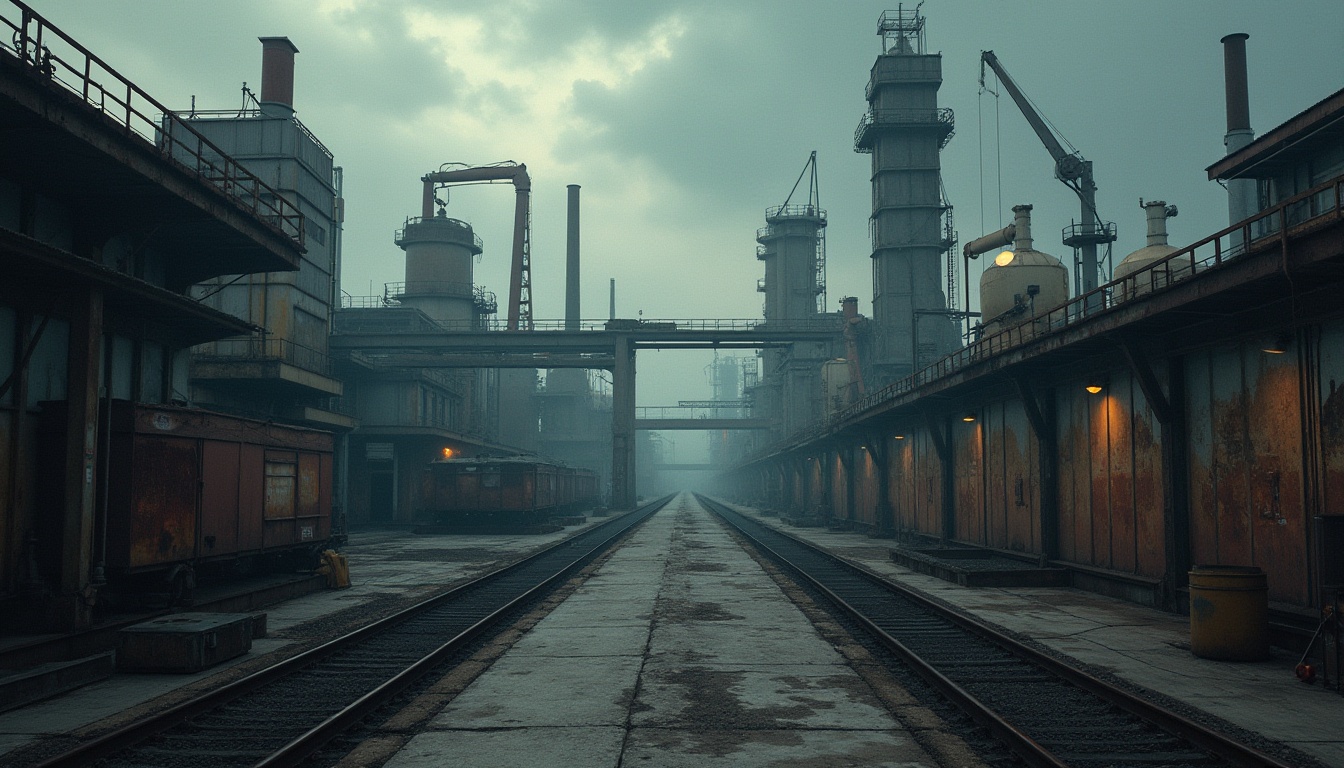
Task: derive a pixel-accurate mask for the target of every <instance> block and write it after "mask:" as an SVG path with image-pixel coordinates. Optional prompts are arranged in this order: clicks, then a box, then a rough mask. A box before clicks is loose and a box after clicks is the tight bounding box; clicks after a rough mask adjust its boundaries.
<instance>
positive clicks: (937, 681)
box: [697, 494, 1294, 768]
mask: <svg viewBox="0 0 1344 768" xmlns="http://www.w3.org/2000/svg"><path fill="white" fill-rule="evenodd" d="M697 499H698V500H699V501H700V502H701V503H702V504H704V505H705V506H706V507H707V508H709V509H711V510H713V511H714V512H715V513H716V514H718V515H719V516H720V518H722V519H723V520H724V521H725V522H727V523H729V524H730V525H732V526H733V528H734V529H735V530H737V531H738V532H740V533H741V534H742V535H743V536H745V537H746V538H748V539H749V540H750V541H751V542H752V543H753V544H754V545H755V546H758V547H760V548H761V549H762V550H764V551H766V552H768V553H770V555H771V556H772V557H774V558H776V559H778V560H779V561H780V562H782V563H784V564H785V565H786V566H787V567H788V568H790V569H791V570H792V571H793V572H794V573H796V574H798V575H799V576H800V577H801V578H802V579H804V580H805V581H806V582H807V583H808V584H810V585H811V586H813V587H814V588H816V589H817V590H819V591H820V592H822V594H824V595H825V596H826V598H827V599H828V600H831V601H832V602H834V603H835V605H836V606H837V607H838V608H840V610H841V611H842V612H844V613H846V614H847V615H849V616H850V617H851V618H853V619H854V620H855V621H857V622H858V623H859V624H861V625H862V626H863V627H864V628H865V629H867V630H868V631H870V632H871V633H873V635H874V637H875V638H877V640H878V641H879V642H880V643H881V644H882V645H883V646H885V647H887V648H888V649H889V650H891V651H892V652H893V653H895V654H896V655H897V656H899V657H900V658H901V659H902V660H904V661H907V662H908V663H910V664H911V666H912V668H913V669H914V671H915V672H916V673H917V674H919V675H920V677H922V678H924V679H925V680H926V681H927V682H929V684H930V685H933V686H934V687H935V688H938V689H939V690H940V691H942V692H943V693H945V694H946V695H948V696H949V698H951V699H953V700H954V701H955V702H957V703H958V704H959V705H961V704H963V702H964V703H965V706H966V707H968V708H967V709H966V711H967V714H968V715H970V716H971V717H972V718H973V719H975V720H976V721H977V722H979V723H980V724H981V725H984V726H985V727H987V728H989V729H990V730H991V731H993V732H995V734H996V735H999V736H1000V737H1001V738H1003V739H1004V741H1005V743H1006V744H1007V745H1008V746H1009V748H1010V749H1012V750H1013V752H1014V753H1016V754H1018V755H1019V756H1020V757H1022V759H1024V760H1026V761H1027V762H1028V763H1029V764H1031V765H1041V766H1051V767H1052V768H1059V767H1061V766H1067V765H1068V764H1067V763H1064V762H1061V761H1060V760H1059V759H1058V758H1056V757H1055V756H1054V755H1052V754H1051V753H1050V752H1049V751H1048V750H1047V749H1045V748H1044V747H1043V746H1041V745H1040V744H1039V743H1038V742H1036V741H1035V740H1034V739H1032V738H1031V737H1030V736H1028V735H1027V734H1026V733H1024V732H1022V731H1021V730H1020V729H1018V728H1017V727H1015V726H1013V725H1011V724H1010V723H1008V722H1007V721H1005V720H1003V719H1002V718H1001V717H999V716H998V715H997V714H996V713H994V712H993V711H991V710H990V709H989V708H988V707H987V706H986V705H984V704H983V703H981V702H980V701H979V700H978V699H976V698H975V697H974V696H972V695H971V694H970V693H969V692H967V691H966V690H965V689H964V688H962V687H961V686H959V685H957V684H956V683H955V682H953V681H952V680H950V679H948V678H947V677H946V676H945V675H943V674H942V673H941V672H939V671H937V670H936V669H935V668H934V667H933V666H932V665H930V664H928V663H927V662H925V661H924V660H923V659H921V658H919V657H918V656H917V655H916V654H915V653H914V652H913V651H911V650H910V649H909V648H908V647H907V646H905V644H903V643H901V641H899V640H897V639H896V638H894V637H892V636H891V635H890V634H888V633H887V632H886V631H885V630H883V629H881V628H880V627H879V626H877V624H876V623H875V622H873V621H872V620H871V619H870V618H868V617H867V616H866V615H864V614H863V613H861V612H860V611H859V610H858V609H856V608H854V607H853V606H851V605H850V604H849V603H848V602H847V601H845V600H844V599H843V598H841V597H840V596H839V595H837V594H836V593H835V592H834V591H833V590H831V589H830V588H828V587H827V586H825V585H824V584H822V583H821V581H820V580H818V579H816V578H814V577H813V576H812V575H810V574H809V573H807V572H806V571H805V570H804V569H803V568H802V567H801V566H799V565H797V564H795V563H794V562H793V561H792V560H790V559H789V558H788V557H787V556H786V555H784V554H783V553H781V552H779V551H777V550H776V549H775V548H773V547H771V546H770V545H768V544H766V543H764V542H762V541H760V540H759V539H758V538H757V537H756V536H754V535H752V534H751V533H750V532H749V531H746V530H744V529H743V528H742V527H741V526H739V525H738V524H737V523H736V522H735V521H734V520H733V518H734V517H744V518H745V516H743V515H741V513H739V512H736V511H734V510H733V509H731V508H730V507H728V506H726V505H724V504H721V503H719V502H717V501H714V500H713V499H709V498H707V497H705V496H701V495H699V494H697ZM724 511H726V512H727V513H728V514H723V512H724ZM753 522H754V521H753ZM756 524H757V525H761V524H760V523H756ZM763 527H766V526H763ZM766 529H767V530H769V531H770V532H771V533H773V534H776V535H778V536H780V537H782V538H784V539H787V540H788V541H789V542H791V543H792V544H795V545H797V546H799V547H801V548H803V549H805V550H807V551H809V552H810V553H812V554H815V555H817V556H820V557H822V558H824V559H826V560H827V561H829V562H831V563H833V564H835V565H838V566H840V567H842V568H844V569H846V570H848V571H850V572H852V573H855V574H858V575H860V576H862V577H863V578H864V579H865V580H867V581H868V582H869V583H872V584H874V585H875V586H877V587H878V588H880V589H883V590H886V591H888V592H891V593H894V594H896V595H898V596H900V597H901V598H904V599H907V600H909V601H911V602H913V603H915V604H916V605H918V606H920V607H921V608H924V609H927V610H929V611H931V612H933V613H935V614H937V615H938V616H940V617H942V618H944V619H947V620H948V621H950V622H951V623H953V624H955V625H957V626H958V627H960V628H961V629H963V630H965V631H967V632H970V633H972V634H975V635H978V636H980V637H981V638H983V639H985V640H988V641H989V642H991V643H994V644H995V645H998V646H999V647H1000V648H1002V649H1004V650H1006V651H1007V652H1009V653H1011V654H1012V655H1014V656H1016V657H1018V658H1019V659H1021V660H1023V661H1026V662H1028V663H1031V664H1035V665H1037V666H1040V667H1042V668H1044V669H1045V670H1046V671H1047V672H1049V673H1051V674H1053V675H1055V676H1057V677H1059V678H1062V679H1063V680H1065V681H1066V682H1069V683H1072V684H1073V685H1076V686H1077V687H1079V688H1081V689H1082V690H1084V691H1087V692H1088V693H1091V694H1092V695H1094V696H1097V697H1098V698H1101V699H1103V700H1105V701H1107V702H1108V703H1110V704H1113V705H1115V706H1117V707H1119V708H1120V709H1123V710H1125V711H1126V712H1128V713H1129V714H1131V715H1133V716H1134V717H1137V718H1140V719H1142V720H1145V721H1147V722H1148V723H1150V724H1152V725H1154V726H1156V727H1157V728H1159V729H1161V730H1163V731H1166V732H1167V733H1169V734H1171V735H1173V736H1176V737H1177V738H1180V739H1183V740H1185V741H1187V742H1189V743H1191V744H1193V745H1195V746H1197V747H1199V748H1201V749H1204V750H1205V751H1207V752H1209V753H1210V754H1212V755H1214V756H1216V757H1219V758H1221V759H1223V760H1226V761H1227V762H1228V763H1230V764H1232V765H1234V766H1239V767H1241V766H1244V767H1245V768H1294V766H1293V765H1292V764H1291V763H1287V762H1284V761H1282V760H1280V759H1278V758H1276V757H1273V756H1272V755H1269V754H1266V753H1264V752H1262V751H1260V750H1257V749H1255V748H1254V747H1251V746H1248V745H1246V744H1242V743H1241V742H1238V741H1236V740H1234V739H1232V738H1230V737H1228V736H1226V735H1224V734H1222V733H1219V732H1217V731H1214V730H1212V729H1210V728H1208V727H1206V726H1203V725H1201V724H1199V723H1196V722H1194V721H1192V720H1190V719H1188V718H1186V717H1184V716H1182V715H1180V714H1179V713H1176V712H1173V711H1171V710H1169V709H1167V708H1165V707H1162V706H1159V705H1157V704H1154V703H1153V702H1151V701H1148V700H1146V699H1143V698H1140V697H1139V696H1137V695H1135V694H1132V693H1130V692H1128V691H1126V690H1123V689H1121V688H1117V687H1116V686H1114V685H1112V684H1110V683H1107V682H1105V681H1103V680H1101V679H1100V678H1097V677H1095V676H1093V675H1090V674H1088V673H1087V672H1084V671H1083V670H1081V669H1078V668H1076V667H1074V666H1071V665H1070V664H1068V663H1066V662H1064V661H1061V660H1059V659H1057V658H1054V657H1052V656H1049V655H1047V654H1045V653H1042V652H1040V651H1037V650H1036V649H1033V648H1030V647H1028V646H1026V645H1023V644H1022V643H1020V642H1018V641H1017V640H1015V639H1013V638H1012V637H1010V636H1008V635H1006V634H1005V633H1004V632H1003V631H1001V630H999V629H998V628H996V627H994V626H992V625H990V624H988V623H987V622H984V621H982V620H980V619H978V618H975V617H973V616H968V615H966V614H963V613H960V612H957V611H954V610H951V609H949V608H948V607H946V606H944V605H940V604H939V603H937V602H935V601H933V600H931V599H929V598H928V597H926V596H924V595H923V594H921V593H919V592H917V591H915V590H913V589H911V588H909V587H906V586H904V585H902V584H898V583H895V582H892V581H889V580H888V579H886V578H884V577H883V576H882V575H881V574H878V573H875V572H873V571H872V570H869V569H868V568H865V567H864V566H862V565H860V564H858V563H854V562H851V561H849V560H846V559H844V558H842V557H839V556H838V555H835V554H832V553H831V552H828V551H826V550H824V549H822V548H820V547H818V546H817V545H815V544H812V543H811V542H808V541H804V540H802V539H799V538H797V537H796V536H792V535H790V534H788V533H785V532H783V531H780V530H778V529H775V528H770V527H766Z"/></svg>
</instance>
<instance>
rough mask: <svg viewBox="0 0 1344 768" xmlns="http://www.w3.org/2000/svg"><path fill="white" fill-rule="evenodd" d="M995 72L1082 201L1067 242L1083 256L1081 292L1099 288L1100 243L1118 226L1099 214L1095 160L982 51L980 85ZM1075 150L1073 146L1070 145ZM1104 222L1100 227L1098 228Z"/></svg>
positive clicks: (1111, 237) (1111, 236) (991, 54)
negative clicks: (1065, 139)
mask: <svg viewBox="0 0 1344 768" xmlns="http://www.w3.org/2000/svg"><path fill="white" fill-rule="evenodd" d="M986 66H988V67H989V68H990V69H992V70H993V71H994V74H995V76H997V77H998V78H999V82H1001V83H1003V87H1004V88H1006V89H1007V90H1008V95H1009V96H1012V97H1013V101H1014V102H1016V103H1017V108H1018V109H1020V110H1021V111H1022V116H1023V117H1025V118H1026V119H1027V123H1028V124H1030V125H1031V129H1032V130H1033V131H1035V132H1036V136H1037V137H1039V138H1040V140H1041V143H1042V144H1044V145H1045V149H1046V151H1047V152H1049V153H1050V157H1052V158H1054V160H1055V178H1057V179H1059V180H1060V181H1062V182H1064V184H1065V185H1066V186H1068V187H1069V189H1072V190H1073V192H1074V194H1076V195H1078V200H1079V201H1080V202H1081V203H1082V223H1081V224H1079V225H1076V226H1073V227H1070V228H1069V229H1067V230H1065V232H1066V234H1065V237H1064V244H1065V245H1068V246H1071V247H1073V248H1075V249H1077V251H1078V254H1079V258H1078V263H1077V264H1075V267H1076V268H1077V272H1078V273H1079V277H1080V281H1078V282H1077V291H1078V293H1079V294H1080V295H1082V294H1086V293H1090V292H1091V291H1093V290H1094V289H1096V287H1097V246H1098V245H1099V244H1101V243H1109V242H1112V241H1114V240H1115V228H1114V226H1112V225H1108V224H1106V223H1105V222H1103V221H1101V219H1100V218H1099V217H1098V216H1097V185H1096V183H1095V182H1094V181H1093V179H1092V161H1090V160H1084V159H1083V156H1082V155H1081V154H1079V153H1078V151H1077V150H1074V151H1072V152H1069V151H1067V150H1065V149H1064V147H1063V145H1061V144H1060V142H1059V139H1058V138H1056V137H1055V132H1054V131H1053V130H1051V128H1050V126H1049V125H1048V124H1047V123H1046V122H1045V118H1043V117H1041V115H1040V113H1039V112H1037V111H1036V108H1035V107H1033V106H1032V104H1031V102H1030V101H1029V100H1028V99H1027V96H1026V94H1024V93H1022V89H1020V88H1018V87H1017V83H1015V82H1013V78H1012V77H1009V75H1008V72H1007V70H1005V69H1004V68H1003V64H1001V63H999V57H997V56H995V55H994V52H993V51H981V52H980V85H981V87H983V86H984V84H985V67H986ZM1070 149H1072V147H1070ZM1098 225H1100V228H1098Z"/></svg>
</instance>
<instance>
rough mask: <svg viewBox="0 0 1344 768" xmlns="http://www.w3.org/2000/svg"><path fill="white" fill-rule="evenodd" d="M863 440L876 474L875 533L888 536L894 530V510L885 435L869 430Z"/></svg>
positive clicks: (882, 432)
mask: <svg viewBox="0 0 1344 768" xmlns="http://www.w3.org/2000/svg"><path fill="white" fill-rule="evenodd" d="M864 440H866V441H867V444H868V455H869V456H871V457H872V459H873V471H874V472H876V473H877V509H876V510H875V511H874V514H875V517H876V518H877V533H879V534H882V535H884V536H885V535H888V534H891V533H893V532H894V531H895V530H896V510H895V509H894V508H893V507H892V506H891V464H890V461H891V450H890V446H891V444H890V442H889V438H888V437H887V435H886V433H885V432H884V431H882V430H871V431H869V432H868V433H867V434H866V435H865V436H864Z"/></svg>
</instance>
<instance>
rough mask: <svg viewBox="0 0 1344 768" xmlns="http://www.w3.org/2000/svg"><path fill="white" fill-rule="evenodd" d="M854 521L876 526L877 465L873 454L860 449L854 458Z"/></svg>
mask: <svg viewBox="0 0 1344 768" xmlns="http://www.w3.org/2000/svg"><path fill="white" fill-rule="evenodd" d="M854 462H855V463H854V519H855V520H857V521H858V522H860V523H863V524H865V525H869V526H873V527H876V526H877V472H878V469H879V468H878V467H877V463H876V462H875V461H874V460H873V452H872V451H869V450H866V449H863V448H860V449H859V450H858V451H855V456H854Z"/></svg>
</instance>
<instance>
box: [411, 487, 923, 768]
mask: <svg viewBox="0 0 1344 768" xmlns="http://www.w3.org/2000/svg"><path fill="white" fill-rule="evenodd" d="M450 756H451V759H452V763H453V764H454V765H456V766H463V767H464V768H474V767H476V766H481V767H482V768H484V767H485V766H489V767H490V768H508V767H510V766H520V767H521V766H528V767H529V768H530V767H531V766H542V765H545V766H550V765H554V766H584V767H587V766H594V767H596V766H612V767H613V768H614V767H615V766H704V765H732V766H779V765H797V766H934V765H936V763H935V762H934V761H933V760H932V759H931V758H930V757H929V755H928V754H927V753H925V751H924V750H923V748H921V747H920V746H919V745H918V744H917V743H915V741H914V740H913V739H912V738H911V737H910V735H909V734H908V733H907V732H906V730H905V729H904V728H903V727H902V726H901V725H900V724H899V723H898V722H896V720H894V719H893V718H892V716H891V715H890V714H889V713H888V712H887V710H886V709H885V708H884V707H883V706H882V704H881V703H880V702H879V700H878V699H877V697H876V696H875V695H874V692H873V691H872V690H871V689H870V688H869V686H868V684H867V683H865V682H864V681H863V680H862V679H861V678H860V677H859V676H858V675H857V674H856V673H855V672H854V670H853V669H852V668H851V667H850V666H849V665H848V664H847V663H846V661H845V659H844V658H842V657H841V655H840V654H839V653H837V651H836V649H835V648H834V647H833V646H832V645H831V644H830V643H828V642H827V641H826V640H824V639H823V638H822V637H821V636H820V635H819V634H818V633H817V631H816V629H815V628H814V627H813V626H812V624H811V622H809V621H808V619H807V618H806V617H805V616H804V615H803V614H802V612H801V611H799V609H798V608H796V607H795V606H794V605H793V603H791V602H790V601H789V600H788V598H787V597H785V595H784V594H783V592H781V591H780V589H779V587H777V586H776V585H775V583H774V582H773V581H772V580H771V579H770V577H769V576H768V575H767V574H766V573H765V572H764V571H763V570H762V568H761V567H760V566H759V565H758V564H757V563H756V562H755V561H754V560H752V559H751V558H750V557H749V556H748V555H747V554H746V553H745V552H744V551H743V550H742V548H741V547H740V546H738V545H737V544H736V543H735V542H734V541H733V540H732V539H731V538H730V537H729V536H728V534H727V533H726V532H725V531H724V530H723V529H722V528H721V527H720V526H719V525H718V524H717V523H716V522H715V521H714V520H713V519H712V518H711V517H710V515H709V513H708V512H706V511H705V510H703V509H702V508H701V507H700V506H699V504H697V503H696V502H695V500H694V499H693V497H691V496H690V495H689V494H683V495H682V496H680V497H678V499H677V500H675V501H674V502H673V503H672V504H671V505H670V506H669V507H667V508H666V509H664V510H663V511H662V512H661V513H659V514H658V515H656V516H654V517H653V518H652V519H651V520H650V521H649V522H647V523H645V524H644V525H643V526H642V527H641V528H640V529H639V530H638V531H636V532H635V533H634V534H633V536H632V537H631V538H630V540H629V541H628V543H627V544H625V545H624V546H623V547H622V548H621V549H620V550H618V551H617V552H616V553H615V554H614V555H613V556H612V557H611V558H610V559H609V560H608V561H607V562H606V563H605V564H603V566H602V567H601V568H600V569H599V570H598V571H597V572H596V574H595V575H593V576H592V577H591V578H590V579H589V580H588V581H587V582H586V583H584V585H583V586H582V587H580V588H579V589H578V591H577V592H576V593H575V594H574V595H573V596H572V597H570V598H569V599H568V600H566V601H565V602H564V603H562V604H561V605H560V606H559V607H558V608H557V609H556V610H555V611H553V612H552V613H551V614H550V615H549V616H547V617H546V618H545V619H543V620H542V621H541V622H540V623H538V624H537V625H536V626H535V627H534V628H533V629H532V630H531V631H530V632H528V633H527V634H526V635H525V636H524V637H523V638H522V639H521V640H520V641H519V642H518V643H516V644H515V645H514V646H513V647H512V648H511V649H510V650H509V651H508V652H507V653H506V654H505V655H504V656H503V657H502V658H501V659H500V660H499V661H498V662H496V663H495V664H494V665H493V666H492V667H490V669H489V670H488V671H487V672H485V673H484V674H483V675H481V676H480V677H479V678H477V679H476V681H475V682H474V683H473V684H472V685H470V686H469V687H468V688H467V689H466V690H465V691H463V692H462V694H461V695H459V696H458V697H457V698H456V699H454V700H453V701H452V703H451V704H449V705H448V707H447V708H445V709H444V710H443V711H442V712H441V713H440V714H439V715H438V717H436V718H435V719H434V720H433V721H432V723H431V725H430V727H429V729H428V730H427V731H426V732H424V733H421V734H419V735H417V736H415V737H414V738H413V739H412V740H411V741H410V743H409V744H407V745H406V747H405V748H404V749H402V750H401V752H399V753H398V754H397V755H396V756H395V757H394V758H393V759H392V760H391V761H390V762H389V763H388V764H387V765H388V766H389V768H393V767H395V768H412V767H418V766H438V765H443V764H444V761H445V760H446V759H448V758H449V757H450Z"/></svg>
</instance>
